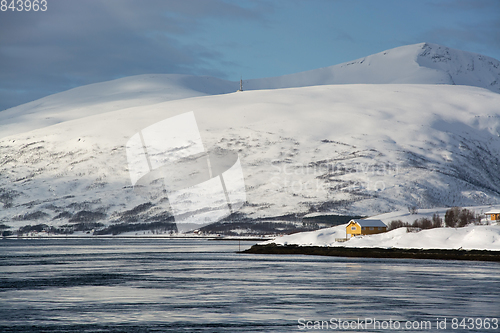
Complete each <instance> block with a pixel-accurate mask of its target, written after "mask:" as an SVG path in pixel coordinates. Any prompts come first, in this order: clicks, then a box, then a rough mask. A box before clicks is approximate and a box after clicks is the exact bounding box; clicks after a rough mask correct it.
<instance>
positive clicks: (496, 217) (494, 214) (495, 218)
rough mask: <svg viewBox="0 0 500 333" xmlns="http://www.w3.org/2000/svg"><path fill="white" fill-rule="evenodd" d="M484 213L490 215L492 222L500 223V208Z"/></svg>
mask: <svg viewBox="0 0 500 333" xmlns="http://www.w3.org/2000/svg"><path fill="white" fill-rule="evenodd" d="M484 214H485V215H489V216H490V220H491V222H496V223H500V210H491V211H489V212H486V213H484Z"/></svg>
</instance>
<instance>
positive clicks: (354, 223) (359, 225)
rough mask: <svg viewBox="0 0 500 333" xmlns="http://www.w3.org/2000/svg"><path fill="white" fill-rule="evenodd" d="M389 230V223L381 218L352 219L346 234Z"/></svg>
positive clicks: (349, 236) (363, 233) (377, 232)
mask: <svg viewBox="0 0 500 333" xmlns="http://www.w3.org/2000/svg"><path fill="white" fill-rule="evenodd" d="M386 231H387V225H386V224H385V223H384V222H382V221H381V220H351V221H349V223H348V224H347V227H346V236H347V238H351V237H354V236H359V235H372V234H379V233H381V232H386Z"/></svg>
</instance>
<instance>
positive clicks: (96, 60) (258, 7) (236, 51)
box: [0, 0, 500, 110]
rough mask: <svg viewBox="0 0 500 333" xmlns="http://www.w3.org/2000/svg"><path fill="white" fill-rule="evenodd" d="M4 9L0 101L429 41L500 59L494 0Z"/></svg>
mask: <svg viewBox="0 0 500 333" xmlns="http://www.w3.org/2000/svg"><path fill="white" fill-rule="evenodd" d="M9 1H10V0H9ZM47 4H48V6H47V7H48V10H47V11H45V12H40V11H39V12H36V13H35V12H12V11H10V10H7V11H4V12H2V11H0V110H4V109H6V108H9V107H13V106H16V105H19V104H22V103H26V102H29V101H32V100H35V99H37V98H40V97H43V96H46V95H50V94H53V93H56V92H60V91H64V90H67V89H71V88H74V87H77V86H81V85H85V84H89V83H95V82H101V81H106V80H111V79H116V78H120V77H125V76H130V75H137V74H146V73H183V74H194V75H212V76H216V77H219V78H223V79H229V80H234V81H236V80H239V78H240V76H242V77H243V78H244V79H252V78H260V77H270V76H279V75H283V74H290V73H296V72H300V71H305V70H310V69H315V68H320V67H326V66H331V65H335V64H339V63H342V62H346V61H350V60H354V59H357V58H361V57H364V56H367V55H370V54H373V53H377V52H381V51H384V50H387V49H390V48H394V47H398V46H402V45H408V44H415V43H420V42H431V43H437V44H442V45H445V46H449V47H452V48H458V49H462V50H465V51H470V52H476V53H481V54H484V55H487V56H490V57H493V58H496V59H500V1H497V0H455V1H453V0H434V1H430V0H429V1H426V0H420V1H410V0H377V1H375V0H349V1H347V0H274V1H271V0H241V1H224V0H146V1H138V0H137V1H133V0H85V1H80V0H47Z"/></svg>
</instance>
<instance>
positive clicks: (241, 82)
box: [238, 78, 243, 91]
mask: <svg viewBox="0 0 500 333" xmlns="http://www.w3.org/2000/svg"><path fill="white" fill-rule="evenodd" d="M238 91H243V79H242V78H240V90H238Z"/></svg>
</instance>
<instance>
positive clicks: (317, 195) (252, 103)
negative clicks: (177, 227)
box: [0, 84, 500, 227]
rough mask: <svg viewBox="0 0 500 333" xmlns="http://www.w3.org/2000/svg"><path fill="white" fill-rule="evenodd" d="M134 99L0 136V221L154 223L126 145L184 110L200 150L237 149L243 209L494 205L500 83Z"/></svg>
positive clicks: (158, 208) (158, 204)
mask: <svg viewBox="0 0 500 333" xmlns="http://www.w3.org/2000/svg"><path fill="white" fill-rule="evenodd" d="M145 105H146V106H136V107H130V108H127V109H122V110H117V111H112V112H106V113H102V114H97V115H94V116H88V117H85V118H80V119H76V120H72V121H66V122H64V123H60V124H56V125H53V126H49V127H46V128H42V129H38V130H34V131H31V132H26V133H22V134H18V135H14V136H10V137H7V138H3V139H0V147H1V151H2V159H1V161H0V175H1V177H0V200H1V202H2V203H3V207H2V209H1V210H0V222H3V223H5V224H7V225H10V226H13V227H18V226H21V225H25V224H30V223H31V224H34V223H42V221H43V222H44V223H49V224H55V225H61V224H66V223H68V221H69V220H70V219H71V218H72V217H73V218H74V217H75V216H79V215H78V213H82V212H86V214H91V216H98V217H99V218H100V219H102V221H105V222H107V223H118V222H123V221H163V220H165V219H166V218H167V217H168V216H170V215H169V210H168V207H166V206H165V205H164V202H165V200H164V199H165V195H164V194H163V193H162V192H153V193H151V194H150V196H149V197H143V196H141V195H139V194H137V193H136V192H134V191H133V188H132V186H131V182H130V177H129V174H128V166H127V159H126V154H125V145H126V143H127V141H128V139H129V138H130V137H131V136H132V135H134V134H135V133H137V132H138V131H140V130H142V129H143V128H145V127H147V126H149V125H151V124H154V123H156V122H158V121H161V120H164V119H167V118H169V117H172V116H174V115H178V114H182V113H186V112H189V111H194V113H195V115H196V120H197V122H198V127H199V129H200V133H201V137H202V139H203V142H204V145H205V148H206V149H215V151H220V150H233V151H236V152H238V155H239V157H240V160H241V165H242V168H243V173H244V175H245V184H246V192H247V201H248V203H247V205H245V206H244V207H243V208H242V210H241V213H243V214H245V216H247V217H251V218H259V217H262V216H278V215H284V214H289V213H298V214H303V213H308V212H314V211H321V212H336V213H339V214H353V215H374V214H378V213H383V212H389V211H393V210H399V209H406V207H408V206H417V207H419V208H431V207H436V206H440V207H443V206H453V205H460V206H473V205H489V204H499V203H500V191H499V190H498V188H497V187H496V186H495V184H498V183H499V181H500V174H499V173H498V170H499V165H500V158H499V156H500V138H499V133H500V109H499V108H498V105H500V94H496V93H493V92H490V91H488V90H485V89H481V88H475V87H467V86H450V85H423V84H420V85H411V84H408V85H324V86H314V87H304V88H290V89H278V90H260V91H245V92H243V93H232V94H225V95H218V96H205V97H195V98H188V99H182V100H175V101H169V102H164V103H157V104H152V103H147V104H145ZM141 205H142V206H141ZM138 207H139V208H138ZM82 214H83V213H82ZM92 214H94V215H92ZM73 220H74V221H78V219H77V220H75V219H73Z"/></svg>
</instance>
